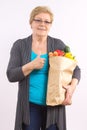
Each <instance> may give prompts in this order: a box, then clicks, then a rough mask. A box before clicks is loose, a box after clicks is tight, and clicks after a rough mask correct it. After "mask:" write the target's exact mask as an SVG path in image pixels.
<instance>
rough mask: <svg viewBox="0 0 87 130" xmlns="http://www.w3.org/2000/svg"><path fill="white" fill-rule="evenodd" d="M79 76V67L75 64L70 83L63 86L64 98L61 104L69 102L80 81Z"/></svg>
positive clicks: (68, 103)
mask: <svg viewBox="0 0 87 130" xmlns="http://www.w3.org/2000/svg"><path fill="white" fill-rule="evenodd" d="M80 76H81V72H80V68H79V67H78V66H77V67H76V68H75V70H74V72H73V76H72V81H71V84H70V85H67V86H63V88H64V89H65V90H66V94H65V100H64V102H63V105H70V104H71V100H72V96H73V93H74V91H75V89H76V86H77V85H78V83H79V81H80Z"/></svg>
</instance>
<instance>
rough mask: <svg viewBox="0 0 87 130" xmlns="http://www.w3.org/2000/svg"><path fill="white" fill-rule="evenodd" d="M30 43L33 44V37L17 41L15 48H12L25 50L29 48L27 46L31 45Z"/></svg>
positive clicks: (14, 44)
mask: <svg viewBox="0 0 87 130" xmlns="http://www.w3.org/2000/svg"><path fill="white" fill-rule="evenodd" d="M29 42H31V35H30V36H28V37H26V38H21V39H18V40H16V41H15V42H14V43H13V46H12V49H13V48H14V49H15V48H16V49H17V48H20V49H22V48H25V47H27V45H28V44H29Z"/></svg>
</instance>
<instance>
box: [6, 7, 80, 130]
mask: <svg viewBox="0 0 87 130" xmlns="http://www.w3.org/2000/svg"><path fill="white" fill-rule="evenodd" d="M29 22H30V26H31V29H32V34H31V35H30V36H29V37H27V38H24V39H19V40H17V41H16V42H15V43H14V44H13V46H12V48H11V53H10V59H9V63H8V67H7V77H8V80H9V81H10V82H18V86H19V89H18V102H17V111H16V121H15V130H46V129H47V130H66V117H65V105H68V104H69V100H70V99H71V97H72V95H73V92H74V90H75V88H76V85H77V84H78V82H79V80H80V68H79V67H78V66H76V68H75V70H74V73H73V78H72V82H71V84H70V85H69V86H68V89H67V91H66V98H65V100H64V102H63V104H62V105H58V106H53V107H51V106H47V105H46V92H47V81H48V70H49V61H48V58H49V57H48V53H49V52H50V51H54V50H55V49H60V50H63V49H64V47H65V44H64V43H63V42H62V41H61V40H60V39H57V38H53V37H50V36H48V33H49V30H50V28H51V26H52V22H53V13H52V12H51V10H50V9H49V8H48V7H47V6H38V7H36V8H34V9H33V10H32V12H31V14H30V21H29Z"/></svg>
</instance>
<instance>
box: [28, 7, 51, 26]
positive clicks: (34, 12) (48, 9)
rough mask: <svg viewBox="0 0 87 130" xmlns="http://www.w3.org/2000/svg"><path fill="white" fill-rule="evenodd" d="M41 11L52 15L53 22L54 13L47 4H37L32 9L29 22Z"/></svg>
mask: <svg viewBox="0 0 87 130" xmlns="http://www.w3.org/2000/svg"><path fill="white" fill-rule="evenodd" d="M40 13H48V14H49V15H50V19H51V22H53V13H52V12H51V10H50V8H49V7H47V6H37V7H36V8H34V9H33V10H32V12H31V14H30V19H29V23H30V24H31V23H32V22H33V19H34V18H35V16H36V15H38V14H40Z"/></svg>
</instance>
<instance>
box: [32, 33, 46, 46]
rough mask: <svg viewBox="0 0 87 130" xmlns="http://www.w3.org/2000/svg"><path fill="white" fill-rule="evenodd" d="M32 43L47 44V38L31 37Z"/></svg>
mask: <svg viewBox="0 0 87 130" xmlns="http://www.w3.org/2000/svg"><path fill="white" fill-rule="evenodd" d="M32 41H33V43H38V44H45V43H46V42H47V36H34V35H33V36H32Z"/></svg>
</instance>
